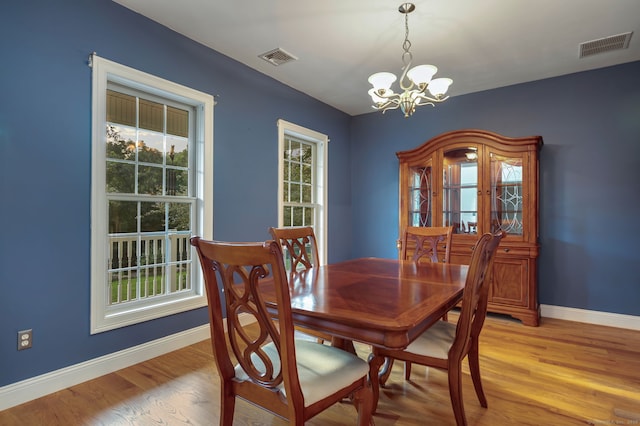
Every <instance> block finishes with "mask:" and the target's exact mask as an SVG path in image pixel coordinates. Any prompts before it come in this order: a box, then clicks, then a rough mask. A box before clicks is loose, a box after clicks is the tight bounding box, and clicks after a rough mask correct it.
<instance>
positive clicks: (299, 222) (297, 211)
mask: <svg viewBox="0 0 640 426" xmlns="http://www.w3.org/2000/svg"><path fill="white" fill-rule="evenodd" d="M303 213H304V207H294V208H293V217H292V223H291V226H304V216H303Z"/></svg>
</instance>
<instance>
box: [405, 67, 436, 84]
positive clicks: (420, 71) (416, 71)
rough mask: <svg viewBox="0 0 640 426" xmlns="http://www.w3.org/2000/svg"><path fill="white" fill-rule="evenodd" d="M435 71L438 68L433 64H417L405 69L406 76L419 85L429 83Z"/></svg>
mask: <svg viewBox="0 0 640 426" xmlns="http://www.w3.org/2000/svg"><path fill="white" fill-rule="evenodd" d="M436 72H438V68H436V67H434V66H433V65H418V66H415V67H413V68H411V69H410V70H409V71H407V77H409V80H411V81H413V82H414V83H415V84H417V85H418V86H419V85H421V84H427V83H429V82H430V81H431V78H432V77H433V75H434V74H435V73H436Z"/></svg>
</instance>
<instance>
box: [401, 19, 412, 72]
mask: <svg viewBox="0 0 640 426" xmlns="http://www.w3.org/2000/svg"><path fill="white" fill-rule="evenodd" d="M402 48H403V49H404V52H403V53H402V62H403V63H404V65H405V66H407V65H408V64H409V63H411V61H412V60H413V55H412V54H411V52H410V51H409V49H411V42H410V41H409V13H408V12H407V13H405V15H404V43H402ZM407 57H408V58H409V60H408V61H407Z"/></svg>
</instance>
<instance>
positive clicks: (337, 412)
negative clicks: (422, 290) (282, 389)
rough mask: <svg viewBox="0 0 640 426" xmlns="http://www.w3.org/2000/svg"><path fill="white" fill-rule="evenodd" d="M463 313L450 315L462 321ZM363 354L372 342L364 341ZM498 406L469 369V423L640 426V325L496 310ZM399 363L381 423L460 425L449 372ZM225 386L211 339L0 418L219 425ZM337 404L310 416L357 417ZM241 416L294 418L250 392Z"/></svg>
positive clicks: (485, 344) (493, 338)
mask: <svg viewBox="0 0 640 426" xmlns="http://www.w3.org/2000/svg"><path fill="white" fill-rule="evenodd" d="M456 318H457V315H456V314H451V315H450V316H449V321H455V320H456ZM357 349H358V352H359V354H360V355H361V356H363V357H366V356H367V355H368V353H367V352H368V349H367V347H366V346H363V345H357ZM480 366H481V370H482V379H483V385H484V389H485V393H486V395H487V399H488V403H489V408H487V409H483V408H482V407H480V405H479V403H478V401H477V399H476V396H475V393H474V391H473V385H472V383H471V378H470V377H469V375H468V368H467V367H466V366H465V375H464V377H463V386H464V391H463V392H464V400H465V409H466V414H467V420H468V422H469V424H470V425H483V426H484V425H486V426H493V425H506V424H513V425H516V424H517V425H536V426H538V425H585V424H588V425H589V424H590V425H611V424H616V425H640V332H639V331H632V330H623V329H616V328H610V327H602V326H593V325H588V324H582V323H575V322H569V321H562V320H554V319H546V318H543V319H542V322H541V326H540V327H526V326H523V325H522V324H521V323H519V322H518V321H515V320H511V319H508V318H504V317H500V316H491V315H490V316H489V317H488V318H487V322H486V323H485V328H484V330H483V332H482V335H481V341H480ZM403 377H404V376H403V372H402V365H401V363H396V365H395V366H394V370H393V373H392V375H391V378H390V379H389V382H388V386H387V388H384V389H381V393H380V403H379V406H378V413H377V414H376V415H375V417H374V419H375V422H376V425H378V426H385V425H425V424H429V425H454V424H455V421H454V418H453V412H452V409H451V405H450V402H449V393H448V385H447V378H446V374H445V373H444V372H441V371H438V370H434V369H430V370H429V371H427V370H426V369H425V368H424V367H421V366H417V365H414V366H413V372H412V377H411V381H410V382H406V381H405V380H404V378H403ZM218 413H219V387H218V380H217V373H216V369H215V365H214V363H213V358H212V352H211V347H210V343H209V341H208V340H206V341H203V342H200V343H197V344H195V345H191V346H188V347H186V348H183V349H180V350H178V351H175V352H172V353H169V354H166V355H163V356H161V357H158V358H155V359H152V360H150V361H147V362H144V363H141V364H138V365H135V366H132V367H129V368H126V369H123V370H120V371H117V372H115V373H112V374H108V375H106V376H103V377H100V378H97V379H95V380H91V381H89V382H85V383H82V384H79V385H77V386H73V387H71V388H68V389H65V390H62V391H60V392H56V393H54V394H51V395H48V396H45V397H43V398H39V399H37V400H34V401H30V402H27V403H25V404H22V405H19V406H16V407H13V408H10V409H8V410H5V411H2V412H0V425H4V426H13V425H16V426H18V425H19V426H25V425H65V426H67V425H109V426H111V425H205V424H218ZM355 419H356V412H355V409H354V408H353V406H351V405H350V404H349V403H346V402H345V403H341V404H338V405H336V406H334V407H332V408H330V409H329V410H327V411H325V412H324V413H322V414H321V415H319V416H317V417H316V418H314V419H312V420H311V421H310V422H308V423H307V424H308V425H322V426H331V425H353V424H355ZM235 420H236V421H235V423H234V424H237V425H285V424H287V423H286V422H285V421H283V420H281V419H279V418H276V417H273V416H271V415H270V414H268V413H266V412H265V411H263V410H261V409H259V408H255V407H253V406H251V405H249V404H247V403H245V402H243V401H238V402H237V404H236V417H235Z"/></svg>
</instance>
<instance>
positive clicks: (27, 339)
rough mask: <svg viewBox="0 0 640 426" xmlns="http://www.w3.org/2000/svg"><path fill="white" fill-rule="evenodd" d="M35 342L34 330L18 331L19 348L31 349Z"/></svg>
mask: <svg viewBox="0 0 640 426" xmlns="http://www.w3.org/2000/svg"><path fill="white" fill-rule="evenodd" d="M32 344H33V330H31V329H29V330H22V331H18V350H19V351H21V350H23V349H29V348H30V347H31V345H32Z"/></svg>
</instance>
